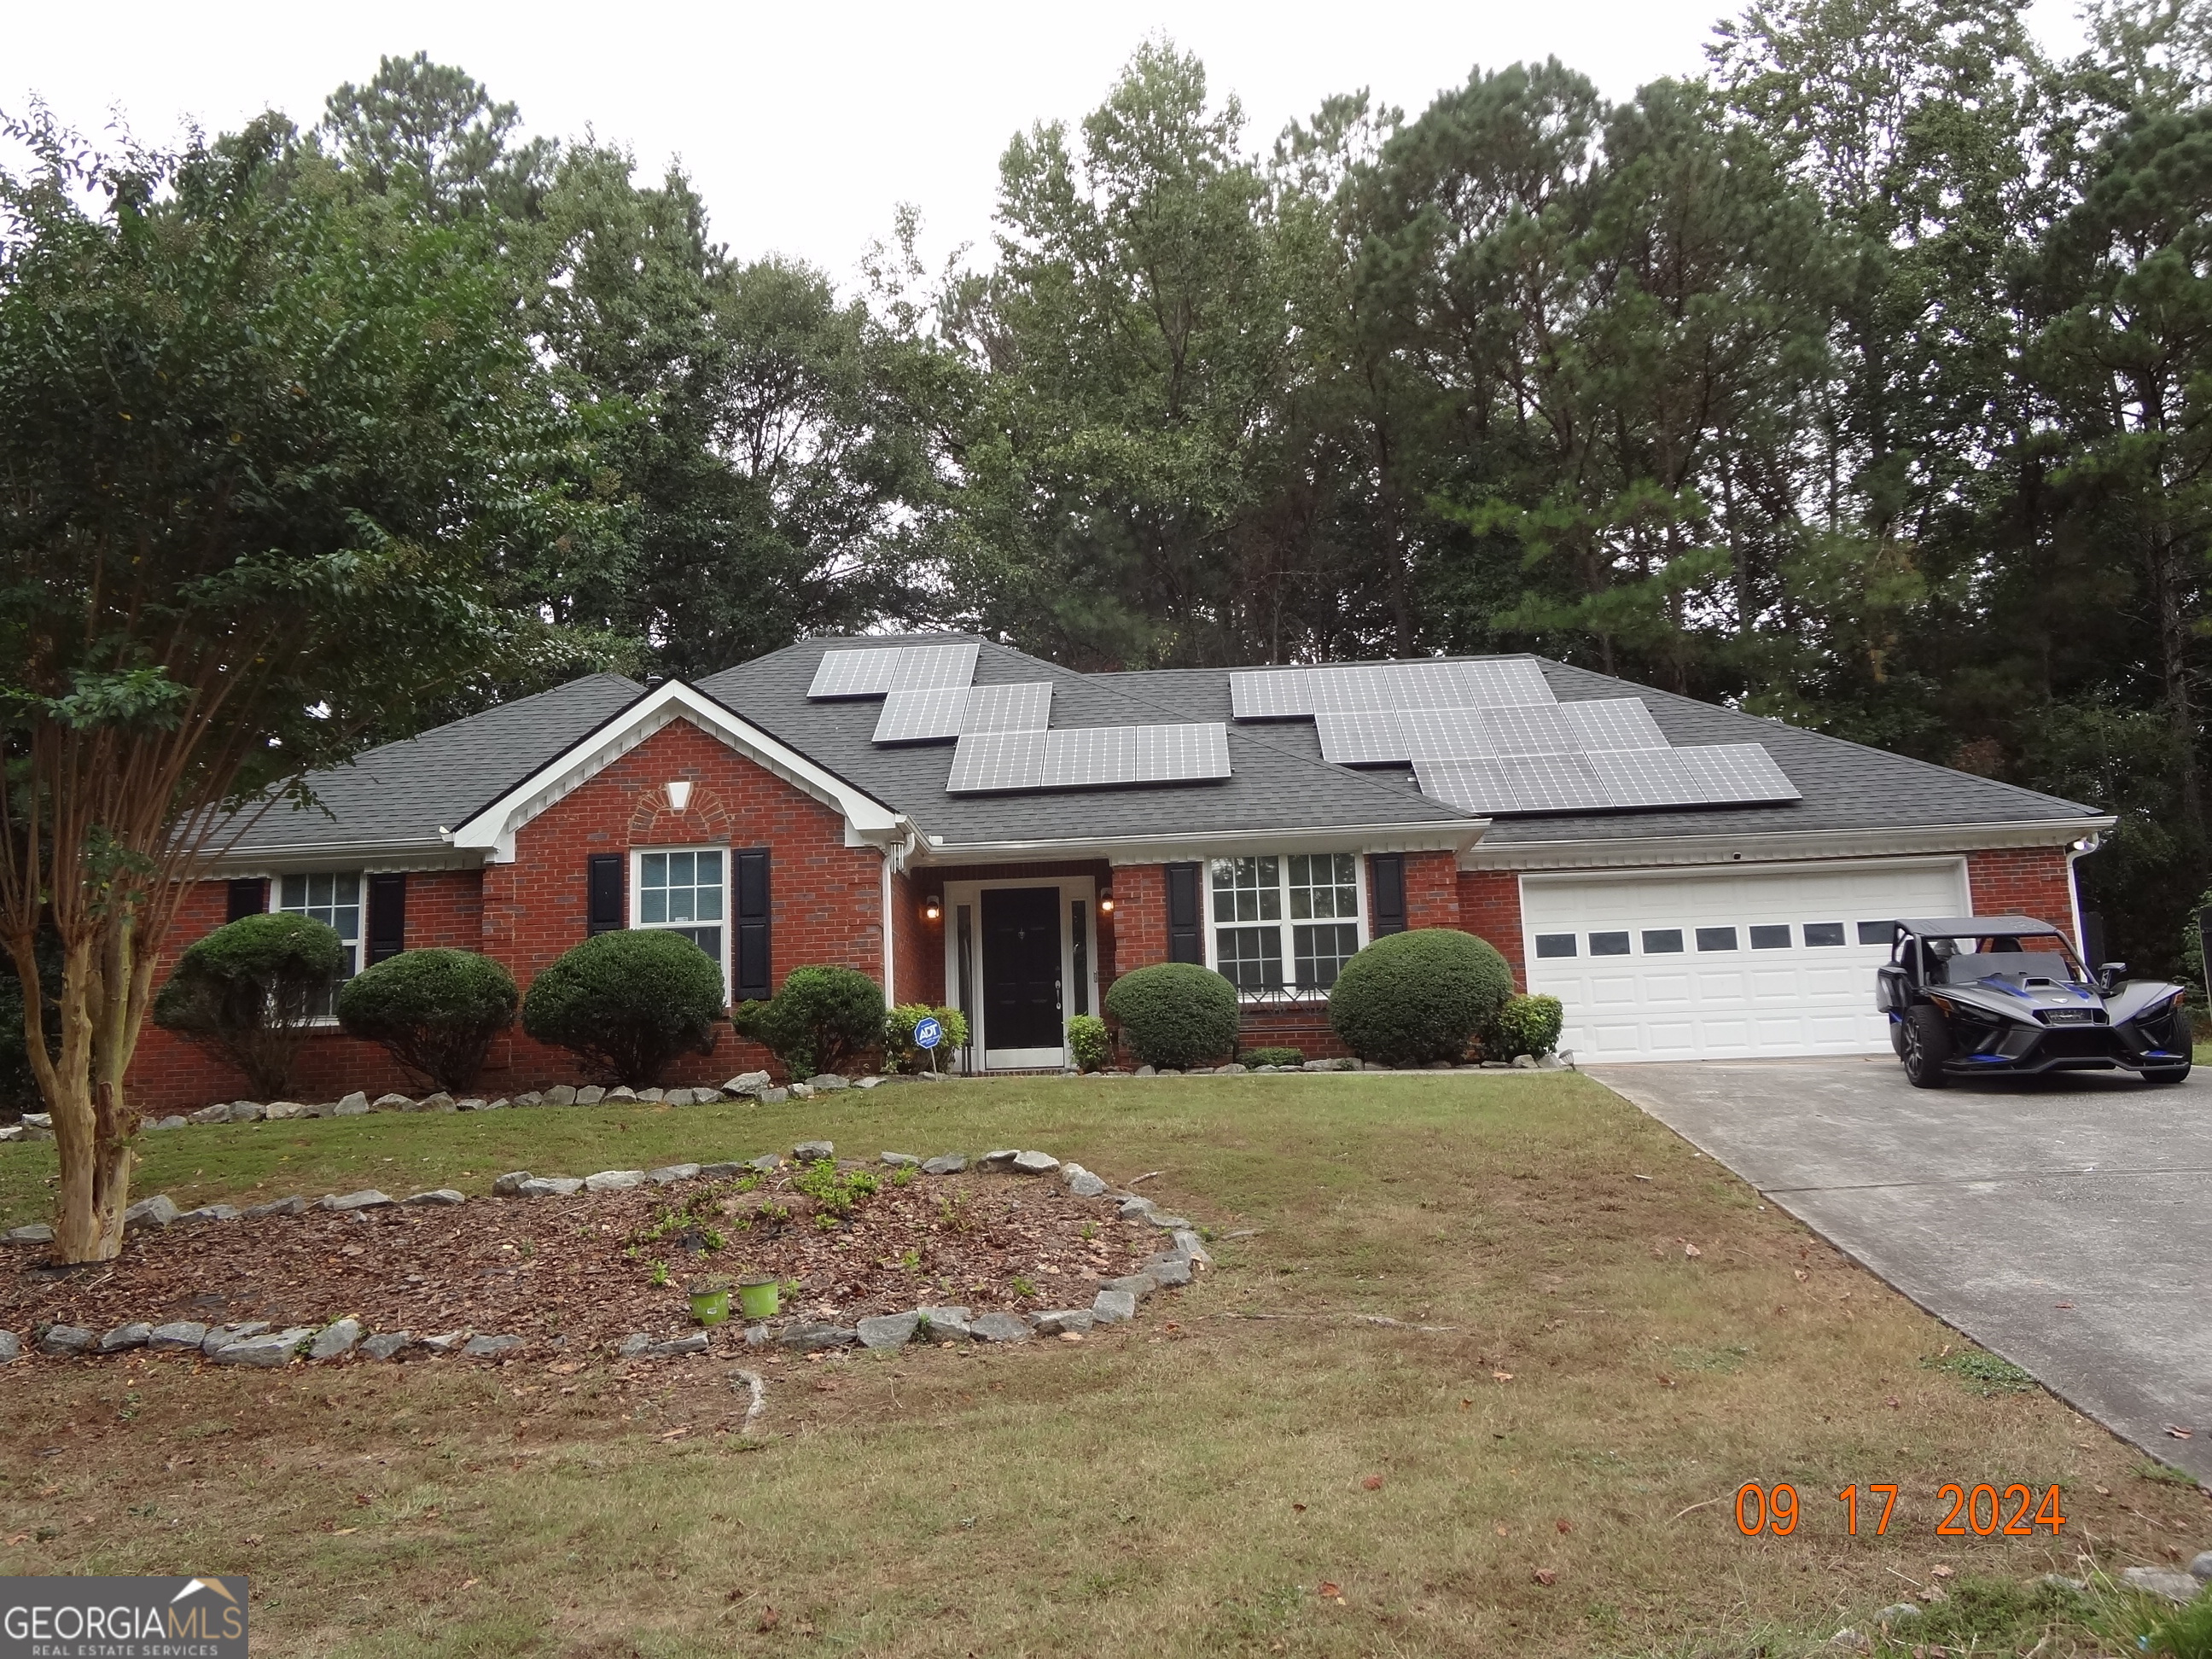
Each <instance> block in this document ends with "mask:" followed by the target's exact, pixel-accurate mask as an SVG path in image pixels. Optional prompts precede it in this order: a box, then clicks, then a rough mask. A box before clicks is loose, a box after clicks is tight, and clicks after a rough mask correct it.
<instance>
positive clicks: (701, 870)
mask: <svg viewBox="0 0 2212 1659" xmlns="http://www.w3.org/2000/svg"><path fill="white" fill-rule="evenodd" d="M728 867H729V866H728V860H727V858H726V855H725V854H723V852H722V850H721V848H712V849H699V848H695V849H693V850H690V851H688V852H653V853H640V854H637V888H636V892H637V916H636V920H635V923H634V925H635V926H636V927H653V928H660V929H664V930H665V931H666V932H669V933H681V934H683V936H684V938H686V939H690V941H691V942H692V943H693V944H694V945H697V946H698V947H699V948H700V949H701V950H702V951H705V952H706V953H707V954H708V956H709V957H713V958H714V963H715V965H716V966H718V967H720V969H722V978H723V982H724V984H727V983H728V981H729V963H728V962H727V960H726V954H725V952H724V950H723V945H724V943H725V939H724V933H723V927H724V921H725V918H726V915H727V914H728V912H727V906H726V902H725V891H726V890H725V885H724V884H725V880H726V873H727V871H728Z"/></svg>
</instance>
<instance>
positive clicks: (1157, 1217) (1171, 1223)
mask: <svg viewBox="0 0 2212 1659" xmlns="http://www.w3.org/2000/svg"><path fill="white" fill-rule="evenodd" d="M1145 1219H1146V1220H1147V1221H1149V1222H1151V1223H1152V1225H1154V1226H1155V1227H1158V1228H1159V1229H1160V1230H1161V1231H1163V1232H1176V1231H1179V1230H1181V1229H1182V1228H1185V1227H1188V1226H1189V1225H1190V1218H1189V1217H1188V1216H1187V1215H1163V1214H1162V1213H1161V1212H1159V1211H1158V1210H1154V1211H1153V1212H1152V1213H1151V1214H1150V1215H1148V1216H1146V1218H1145Z"/></svg>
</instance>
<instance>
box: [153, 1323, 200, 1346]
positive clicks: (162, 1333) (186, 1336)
mask: <svg viewBox="0 0 2212 1659" xmlns="http://www.w3.org/2000/svg"><path fill="white" fill-rule="evenodd" d="M207 1334H208V1328H207V1327H206V1326H204V1325H203V1324H201V1323H200V1322H198V1321H197V1320H193V1319H179V1320H176V1321H173V1322H171V1323H169V1324H167V1325H156V1326H155V1327H154V1328H153V1329H152V1330H150V1331H149V1332H147V1333H146V1346H148V1347H149V1348H151V1349H152V1350H153V1351H154V1352H155V1353H168V1352H173V1351H174V1350H176V1349H179V1348H197V1347H198V1346H199V1345H200V1344H201V1343H203V1342H204V1341H206V1340H207Z"/></svg>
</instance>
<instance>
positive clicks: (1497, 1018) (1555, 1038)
mask: <svg viewBox="0 0 2212 1659" xmlns="http://www.w3.org/2000/svg"><path fill="white" fill-rule="evenodd" d="M1566 1018H1567V1011H1566V1008H1565V1005H1563V1004H1562V1003H1561V1002H1560V1001H1559V998H1557V997H1546V996H1534V997H1511V998H1509V999H1507V1000H1506V1004H1505V1006H1504V1007H1503V1008H1500V1009H1499V1010H1498V1012H1497V1013H1496V1014H1495V1015H1494V1016H1492V1018H1491V1021H1490V1023H1489V1024H1487V1025H1485V1026H1484V1027H1483V1028H1482V1057H1483V1058H1484V1059H1485V1060H1512V1059H1514V1058H1516V1056H1518V1055H1521V1054H1527V1055H1528V1056H1529V1057H1530V1058H1531V1059H1534V1060H1541V1059H1542V1058H1543V1057H1544V1056H1545V1055H1546V1054H1550V1053H1551V1052H1552V1050H1553V1048H1554V1047H1555V1046H1557V1044H1558V1042H1559V1027H1560V1026H1561V1025H1563V1024H1565V1023H1566Z"/></svg>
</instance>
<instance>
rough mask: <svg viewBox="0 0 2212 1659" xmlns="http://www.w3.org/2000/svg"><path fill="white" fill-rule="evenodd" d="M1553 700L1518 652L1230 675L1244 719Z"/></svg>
mask: <svg viewBox="0 0 2212 1659" xmlns="http://www.w3.org/2000/svg"><path fill="white" fill-rule="evenodd" d="M1552 701H1553V696H1552V688H1551V687H1550V685H1548V684H1546V682H1545V679H1544V675H1543V671H1542V670H1541V669H1540V668H1538V667H1537V665H1535V664H1534V663H1533V662H1531V661H1529V660H1528V659H1526V658H1517V657H1516V658H1504V659H1498V660H1494V661H1483V662H1398V663H1351V664H1345V665H1332V666H1328V667H1319V668H1248V669H1240V670H1239V671H1237V672H1235V673H1232V674H1231V675H1230V677H1229V706H1230V710H1231V713H1232V714H1234V715H1235V716H1236V718H1237V719H1238V720H1297V719H1300V718H1301V717H1303V716H1305V715H1308V714H1358V713H1363V712H1368V711H1389V710H1394V709H1401V708H1487V707H1491V706H1492V705H1504V704H1516V703H1542V702H1552Z"/></svg>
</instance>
